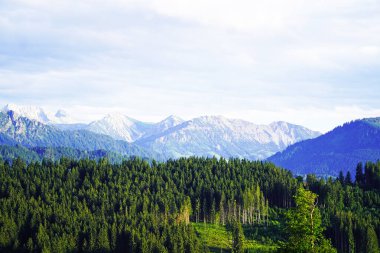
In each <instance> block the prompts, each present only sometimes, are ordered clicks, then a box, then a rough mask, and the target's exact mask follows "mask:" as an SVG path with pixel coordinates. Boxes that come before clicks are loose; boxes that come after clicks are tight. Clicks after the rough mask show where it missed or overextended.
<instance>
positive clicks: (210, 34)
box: [0, 0, 380, 130]
mask: <svg viewBox="0 0 380 253" xmlns="http://www.w3.org/2000/svg"><path fill="white" fill-rule="evenodd" d="M379 45H380V2H379V1H377V0H364V1H363V0H361V1H359V0H348V1H347V0H330V1H301V0H288V1H274V0H269V1H227V0H221V1H211V0H204V1H194V0H193V1H187V0H185V1H175V0H160V1H159V0H157V1H155V0H153V1H145V0H142V1H124V0H110V1H100V0H84V1H74V0H67V1H46V0H17V1H10V2H6V3H2V5H1V6H0V99H1V100H2V101H9V102H15V103H18V102H20V103H27V104H40V105H42V106H43V105H45V104H46V105H48V106H50V107H54V106H60V107H64V108H67V107H68V108H74V110H77V111H78V112H80V113H81V114H83V118H86V117H87V118H92V117H93V116H86V115H85V114H86V112H89V113H87V114H88V115H90V114H91V115H95V114H96V115H98V114H97V113H96V112H106V111H107V112H108V111H110V110H113V109H114V110H117V111H120V110H123V111H124V112H125V113H128V114H130V116H133V117H136V118H141V119H144V120H149V119H152V120H156V119H158V118H161V117H163V116H167V115H169V114H179V116H183V117H187V118H189V117H193V116H197V115H201V114H206V113H207V114H228V115H229V114H231V115H237V116H239V117H242V118H248V117H250V118H252V119H257V120H254V121H259V120H260V118H263V119H264V118H265V119H268V120H270V121H273V120H277V119H279V118H281V119H283V120H287V121H293V122H296V123H297V122H301V123H302V122H304V123H305V124H306V125H307V126H309V127H311V128H313V126H315V128H316V129H321V130H326V129H328V128H329V127H331V125H332V124H331V123H330V122H334V124H335V123H337V122H340V121H337V120H334V119H342V120H344V119H353V118H355V117H364V116H365V115H368V113H367V112H368V111H367V110H365V109H363V108H370V109H369V111H370V112H372V114H371V115H374V114H375V113H377V108H380V102H379V101H378V99H377V96H376V94H379V93H380V86H379V85H378V84H379V81H380V72H379V69H380V57H379V54H380V48H379ZM91 108H93V109H91ZM102 108H104V109H102ZM300 108H301V109H300ZM305 108H306V109H305ZM339 108H351V109H349V110H346V111H344V110H342V109H339ZM353 108H359V109H357V110H354V109H353ZM251 110H254V111H255V113H251V114H249V113H248V112H249V111H251ZM260 111H261V113H259V112H260ZM313 111H314V112H315V114H317V115H319V116H318V117H315V118H313V117H310V115H311V112H313ZM230 112H231V113H230ZM246 113H247V114H246ZM228 115H227V116H228ZM247 115H252V116H247ZM255 115H256V116H255ZM323 115H330V116H329V117H330V118H328V117H326V118H323V117H322V116H323ZM333 115H335V116H333ZM339 115H346V116H344V117H341V116H339ZM361 115H363V116H361ZM283 117H286V118H283ZM340 117H341V118H340ZM305 118H308V120H307V121H306V120H304V119H305Z"/></svg>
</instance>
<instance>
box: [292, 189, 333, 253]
mask: <svg viewBox="0 0 380 253" xmlns="http://www.w3.org/2000/svg"><path fill="white" fill-rule="evenodd" d="M316 198H317V195H316V194H315V193H313V192H311V191H308V190H305V189H304V188H303V187H302V186H301V187H299V188H298V189H297V193H296V195H295V196H294V199H295V204H296V207H295V208H292V209H290V210H289V211H288V213H287V219H288V221H287V230H288V232H289V233H290V237H289V240H288V242H287V243H286V245H285V249H286V251H287V252H299V253H302V252H304V253H307V252H312V253H315V252H335V250H334V249H332V247H331V245H329V242H326V239H325V238H323V234H322V232H323V227H322V220H321V214H320V212H319V209H318V207H317V203H316Z"/></svg>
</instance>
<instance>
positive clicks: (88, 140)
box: [0, 111, 155, 157]
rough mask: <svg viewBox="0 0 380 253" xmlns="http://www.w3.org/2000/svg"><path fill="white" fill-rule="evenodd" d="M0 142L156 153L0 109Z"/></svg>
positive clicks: (88, 149)
mask: <svg viewBox="0 0 380 253" xmlns="http://www.w3.org/2000/svg"><path fill="white" fill-rule="evenodd" d="M0 140H2V142H1V143H0V144H6V145H14V144H16V143H17V144H20V145H23V146H25V147H28V148H33V147H69V148H73V149H78V150H85V151H93V150H106V151H112V152H116V153H119V154H123V155H136V156H142V157H155V156H154V154H152V153H149V154H148V153H146V152H145V151H144V150H143V149H141V148H139V147H137V146H136V145H134V144H130V143H127V142H125V141H117V140H114V139H112V138H111V137H109V136H107V135H101V134H96V133H93V132H90V131H86V130H74V131H62V130H59V129H57V128H56V127H54V126H51V125H46V124H43V123H41V122H38V121H35V120H30V119H28V118H26V117H19V116H16V115H15V113H14V112H13V111H8V112H7V113H1V112H0Z"/></svg>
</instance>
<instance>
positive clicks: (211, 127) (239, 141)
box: [136, 116, 319, 159]
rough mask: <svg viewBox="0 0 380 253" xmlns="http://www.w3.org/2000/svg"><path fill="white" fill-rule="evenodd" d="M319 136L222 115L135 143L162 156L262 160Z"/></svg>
mask: <svg viewBox="0 0 380 253" xmlns="http://www.w3.org/2000/svg"><path fill="white" fill-rule="evenodd" d="M318 135H319V133H318V132H314V131H311V130H309V129H306V128H304V127H302V126H297V125H292V124H289V123H285V122H274V123H272V124H270V125H268V126H267V125H256V124H253V123H251V122H247V121H244V120H232V119H227V118H224V117H221V116H204V117H199V118H195V119H193V120H190V121H185V122H183V123H182V124H179V125H176V126H175V127H172V128H168V129H167V130H166V131H163V132H161V133H158V134H155V135H151V136H148V137H145V138H141V139H139V140H137V141H136V143H137V144H139V145H140V146H142V147H145V148H147V149H150V150H153V151H155V152H161V153H162V154H163V155H164V156H165V157H175V158H176V157H181V156H194V155H195V156H223V157H227V158H228V157H242V158H243V157H244V158H249V159H262V158H266V157H268V156H270V155H272V154H274V153H276V152H278V151H279V150H282V149H284V148H285V147H287V146H288V145H290V144H293V143H295V142H297V141H300V140H304V139H309V138H314V137H316V136H318Z"/></svg>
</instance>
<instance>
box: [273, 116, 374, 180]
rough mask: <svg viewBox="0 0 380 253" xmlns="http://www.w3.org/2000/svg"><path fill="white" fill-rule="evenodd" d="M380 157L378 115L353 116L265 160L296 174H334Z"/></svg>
mask: <svg viewBox="0 0 380 253" xmlns="http://www.w3.org/2000/svg"><path fill="white" fill-rule="evenodd" d="M378 159H380V118H370V119H363V120H356V121H353V122H350V123H346V124H344V125H343V126H339V127H337V128H335V129H334V130H332V131H330V132H328V133H326V134H324V135H322V136H320V137H318V138H315V139H311V140H306V141H302V142H299V143H296V144H294V145H291V146H289V147H288V148H287V149H285V150H284V151H283V152H280V153H277V154H275V155H274V156H272V157H270V158H269V159H268V160H269V161H272V162H273V163H275V164H276V165H278V166H282V167H284V168H287V169H290V170H291V171H293V172H294V173H296V174H307V173H316V174H319V175H338V173H339V171H340V170H343V171H347V170H350V171H351V173H353V174H352V175H353V176H354V175H355V174H354V170H355V168H356V165H357V163H358V162H365V161H376V160H378Z"/></svg>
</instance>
